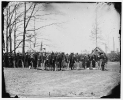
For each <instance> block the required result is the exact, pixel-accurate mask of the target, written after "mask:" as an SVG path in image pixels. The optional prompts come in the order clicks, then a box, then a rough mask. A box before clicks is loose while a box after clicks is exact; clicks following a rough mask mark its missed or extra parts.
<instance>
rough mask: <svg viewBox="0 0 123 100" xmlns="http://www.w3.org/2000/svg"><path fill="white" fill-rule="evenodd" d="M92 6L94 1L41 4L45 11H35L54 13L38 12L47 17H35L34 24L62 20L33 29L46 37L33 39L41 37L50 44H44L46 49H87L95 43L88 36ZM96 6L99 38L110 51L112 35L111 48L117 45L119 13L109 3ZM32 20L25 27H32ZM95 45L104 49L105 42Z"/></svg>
mask: <svg viewBox="0 0 123 100" xmlns="http://www.w3.org/2000/svg"><path fill="white" fill-rule="evenodd" d="M95 8H96V4H95V3H66V4H65V3H51V4H47V5H45V11H42V12H39V14H42V15H43V14H46V13H47V14H48V13H56V14H51V15H47V16H42V17H41V18H42V19H47V20H40V21H39V20H38V21H36V22H35V23H36V26H35V28H38V27H41V26H43V25H47V24H51V23H57V22H58V23H61V22H64V23H62V24H57V25H52V26H48V27H45V28H42V29H40V30H37V31H36V33H38V34H37V37H38V38H46V39H49V40H50V41H46V40H43V39H37V42H38V43H39V44H40V43H41V41H42V42H43V43H44V44H49V45H52V46H50V47H48V46H44V47H46V51H63V52H66V53H70V52H75V53H76V52H78V53H81V52H82V51H84V50H87V51H89V52H91V51H92V49H94V48H95V46H96V44H95V42H94V41H92V39H91V37H90V36H91V31H92V30H93V25H94V24H95V17H96V12H95V11H96V10H95ZM97 8H98V9H97V21H98V28H99V30H100V33H101V35H102V38H103V40H102V42H103V43H106V44H107V46H108V52H110V51H112V50H113V37H114V41H115V50H116V49H117V48H118V49H119V39H118V37H119V24H120V18H119V14H118V13H117V12H116V11H115V9H114V6H113V5H111V6H108V5H107V4H99V5H98V7H97ZM40 9H43V7H42V8H41V7H40ZM33 23H34V22H33V21H32V22H30V24H29V26H28V28H30V27H31V26H32V28H33V25H34V24H33ZM98 46H99V47H100V48H101V49H103V50H104V51H105V45H102V44H101V43H98ZM39 49H40V47H37V48H36V50H37V51H39ZM17 51H20V52H21V51H22V50H21V49H18V50H17Z"/></svg>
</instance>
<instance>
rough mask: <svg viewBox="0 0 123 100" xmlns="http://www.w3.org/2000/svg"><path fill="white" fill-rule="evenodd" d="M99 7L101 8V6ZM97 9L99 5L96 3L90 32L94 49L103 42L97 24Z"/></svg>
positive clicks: (98, 24)
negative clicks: (94, 45)
mask: <svg viewBox="0 0 123 100" xmlns="http://www.w3.org/2000/svg"><path fill="white" fill-rule="evenodd" d="M101 6H103V5H102V4H101ZM98 7H100V4H99V3H96V11H95V21H94V24H93V26H92V31H91V36H90V37H91V39H92V40H93V41H95V44H96V47H98V43H99V42H100V41H101V40H103V37H102V34H101V28H100V23H99V17H98Z"/></svg>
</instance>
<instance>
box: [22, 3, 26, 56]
mask: <svg viewBox="0 0 123 100" xmlns="http://www.w3.org/2000/svg"><path fill="white" fill-rule="evenodd" d="M24 5H25V9H24V32H23V48H22V53H23V54H25V34H26V25H25V24H26V2H25V3H24Z"/></svg>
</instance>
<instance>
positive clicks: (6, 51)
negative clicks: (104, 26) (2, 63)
mask: <svg viewBox="0 0 123 100" xmlns="http://www.w3.org/2000/svg"><path fill="white" fill-rule="evenodd" d="M6 9H7V17H6V18H7V21H6V53H8V8H6Z"/></svg>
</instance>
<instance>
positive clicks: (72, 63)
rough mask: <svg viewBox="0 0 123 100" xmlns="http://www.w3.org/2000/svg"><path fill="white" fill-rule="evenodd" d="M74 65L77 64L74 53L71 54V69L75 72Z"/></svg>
mask: <svg viewBox="0 0 123 100" xmlns="http://www.w3.org/2000/svg"><path fill="white" fill-rule="evenodd" d="M74 63H75V58H74V54H73V53H71V54H70V64H69V65H70V68H71V70H73V69H74Z"/></svg>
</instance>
